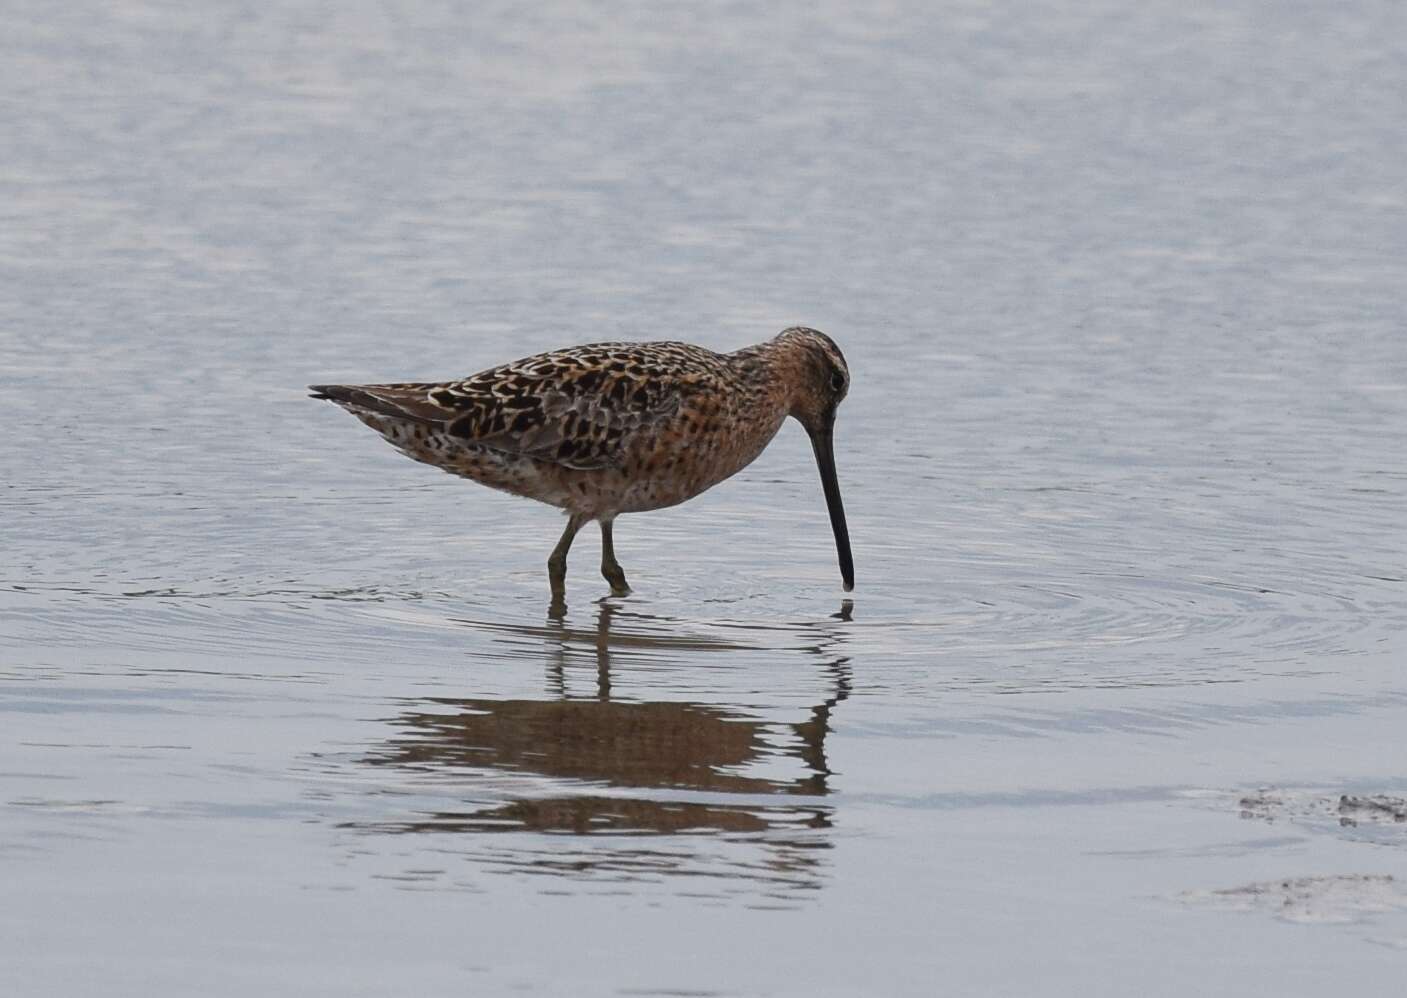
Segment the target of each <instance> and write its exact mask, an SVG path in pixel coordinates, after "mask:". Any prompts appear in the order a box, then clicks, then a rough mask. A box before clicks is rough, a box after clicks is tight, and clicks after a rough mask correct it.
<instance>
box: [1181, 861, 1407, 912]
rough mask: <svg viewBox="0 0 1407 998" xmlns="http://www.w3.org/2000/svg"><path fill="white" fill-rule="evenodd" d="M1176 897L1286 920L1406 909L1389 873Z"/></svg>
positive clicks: (1398, 886) (1266, 883)
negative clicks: (1262, 913)
mask: <svg viewBox="0 0 1407 998" xmlns="http://www.w3.org/2000/svg"><path fill="white" fill-rule="evenodd" d="M1177 899H1178V900H1179V901H1182V902H1184V903H1186V904H1194V905H1199V906H1203V907H1211V908H1220V909H1221V910H1223V911H1263V912H1266V913H1267V914H1270V915H1274V916H1275V917H1276V918H1280V919H1283V920H1285V921H1287V922H1301V923H1318V924H1344V923H1348V922H1357V921H1360V920H1362V919H1363V917H1364V916H1366V915H1374V914H1382V913H1384V912H1391V911H1400V910H1403V909H1407V891H1404V890H1403V889H1402V885H1401V884H1400V883H1399V882H1398V881H1397V879H1396V878H1394V877H1392V876H1390V875H1388V874H1373V873H1347V874H1339V875H1335V876H1323V877H1294V878H1290V879H1287V880H1266V881H1262V882H1260V883H1254V884H1246V885H1244V886H1242V887H1228V888H1224V889H1220V890H1195V891H1185V892H1183V893H1182V894H1179V895H1178V896H1177Z"/></svg>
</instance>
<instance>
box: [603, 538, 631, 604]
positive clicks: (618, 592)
mask: <svg viewBox="0 0 1407 998" xmlns="http://www.w3.org/2000/svg"><path fill="white" fill-rule="evenodd" d="M614 524H615V521H614V520H602V521H601V574H602V575H604V576H605V577H606V581H607V582H609V583H610V584H611V595H612V596H624V595H626V594H627V593H629V592H630V585H629V584H628V583H627V582H626V581H625V569H623V568H621V567H620V562H618V561H616V546H615V543H614V542H613V541H612V539H611V528H612V526H613V525H614Z"/></svg>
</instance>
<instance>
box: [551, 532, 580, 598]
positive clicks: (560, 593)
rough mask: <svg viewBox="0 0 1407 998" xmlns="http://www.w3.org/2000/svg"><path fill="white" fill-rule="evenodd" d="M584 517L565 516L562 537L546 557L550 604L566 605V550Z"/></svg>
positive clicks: (570, 547) (568, 549) (569, 546)
mask: <svg viewBox="0 0 1407 998" xmlns="http://www.w3.org/2000/svg"><path fill="white" fill-rule="evenodd" d="M585 522H586V517H584V516H580V515H578V514H576V513H573V514H571V516H570V517H568V518H567V529H566V530H564V531H562V539H561V540H560V541H558V542H557V546H556V547H555V548H553V549H552V554H551V556H550V557H549V558H548V559H547V581H548V584H549V585H551V586H552V605H553V606H557V605H562V606H565V605H566V596H567V552H568V551H570V550H571V549H572V540H573V539H574V538H575V537H576V532H577V531H578V530H580V529H581V525H582V524H583V523H585Z"/></svg>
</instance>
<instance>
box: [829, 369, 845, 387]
mask: <svg viewBox="0 0 1407 998" xmlns="http://www.w3.org/2000/svg"><path fill="white" fill-rule="evenodd" d="M844 387H845V375H843V374H841V373H840V372H839V371H835V372H834V373H832V374H831V391H833V392H838V391H840V390H841V389H842V388H844Z"/></svg>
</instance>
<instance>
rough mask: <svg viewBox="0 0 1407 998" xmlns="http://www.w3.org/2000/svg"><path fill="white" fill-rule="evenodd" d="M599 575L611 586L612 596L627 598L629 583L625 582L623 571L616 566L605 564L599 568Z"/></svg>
mask: <svg viewBox="0 0 1407 998" xmlns="http://www.w3.org/2000/svg"><path fill="white" fill-rule="evenodd" d="M601 574H602V575H603V576H605V578H606V581H607V582H609V583H610V584H611V595H612V596H629V595H630V583H628V582H626V581H625V569H623V568H621V567H620V565H618V564H605V565H602V566H601Z"/></svg>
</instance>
